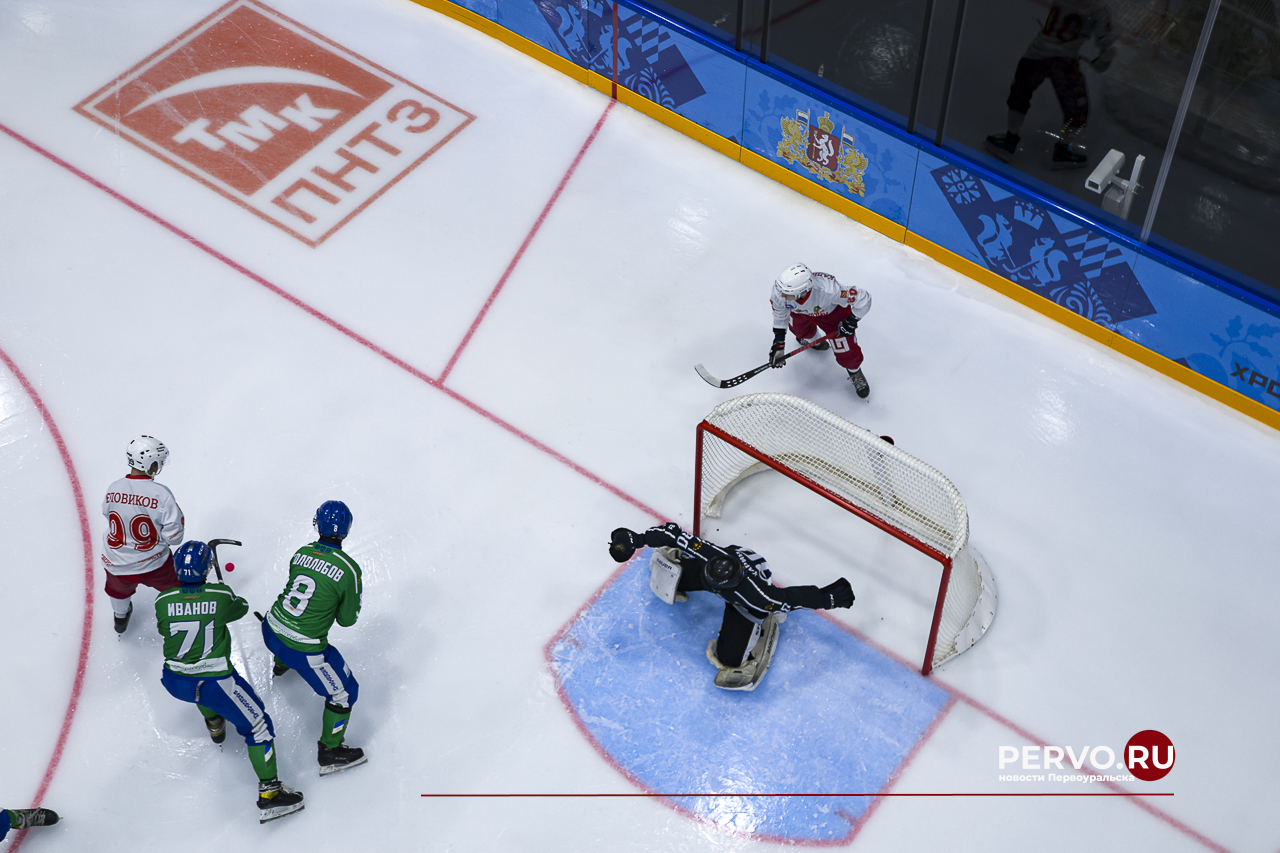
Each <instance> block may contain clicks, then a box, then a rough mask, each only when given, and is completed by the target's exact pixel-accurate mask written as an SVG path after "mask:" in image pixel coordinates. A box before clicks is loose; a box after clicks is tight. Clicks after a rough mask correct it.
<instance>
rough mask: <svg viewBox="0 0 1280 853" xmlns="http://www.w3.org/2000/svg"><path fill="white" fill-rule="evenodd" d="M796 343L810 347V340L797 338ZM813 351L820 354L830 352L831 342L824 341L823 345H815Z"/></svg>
mask: <svg viewBox="0 0 1280 853" xmlns="http://www.w3.org/2000/svg"><path fill="white" fill-rule="evenodd" d="M796 341H797V342H798V343H799V344H800V346H802V347H805V346H809V340H808V339H807V338H796ZM812 349H815V350H817V351H818V352H822V351H823V350H829V349H831V341H822V342H821V343H817V344H814V345H813V347H812Z"/></svg>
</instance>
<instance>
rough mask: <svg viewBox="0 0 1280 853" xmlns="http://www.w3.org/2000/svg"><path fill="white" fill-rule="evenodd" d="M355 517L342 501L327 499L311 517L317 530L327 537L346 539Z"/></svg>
mask: <svg viewBox="0 0 1280 853" xmlns="http://www.w3.org/2000/svg"><path fill="white" fill-rule="evenodd" d="M354 520H355V517H354V516H353V515H352V514H351V510H349V509H347V505H346V504H344V503H343V502H342V501H325V502H324V503H322V504H320V508H319V509H318V510H316V517H315V518H313V519H311V523H312V524H313V525H315V528H316V532H317V533H319V534H320V535H321V536H322V537H325V538H327V539H346V538H347V534H348V533H349V532H351V522H352V521H354Z"/></svg>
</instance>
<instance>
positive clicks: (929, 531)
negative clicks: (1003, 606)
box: [693, 393, 996, 675]
mask: <svg viewBox="0 0 1280 853" xmlns="http://www.w3.org/2000/svg"><path fill="white" fill-rule="evenodd" d="M768 469H773V470H775V471H778V472H780V473H782V474H784V475H786V476H787V477H790V478H791V479H792V480H794V481H795V482H797V483H799V484H800V485H802V486H805V487H807V488H809V489H811V490H813V491H815V492H817V493H818V494H820V495H822V496H823V497H825V498H827V499H828V500H830V501H833V502H834V503H836V504H838V505H839V506H841V507H843V508H844V509H846V510H848V511H849V512H851V513H853V514H854V515H856V516H858V517H859V518H862V519H865V520H866V521H868V522H870V523H871V524H873V525H875V526H876V527H878V528H880V529H881V530H883V531H885V532H886V533H888V534H890V535H891V536H894V537H896V538H898V539H900V540H901V541H903V542H905V543H906V544H908V545H910V546H911V547H913V548H915V549H916V550H917V551H920V552H922V553H924V554H926V555H928V556H929V557H931V558H933V559H934V560H937V561H938V562H939V563H941V564H942V578H941V582H940V583H939V585H938V597H937V603H936V604H935V606H934V612H933V623H932V625H931V626H930V628H929V640H928V646H927V648H926V650H925V658H924V665H923V666H922V667H921V670H920V671H921V672H922V673H924V674H925V675H928V674H929V673H930V672H931V671H932V670H933V668H934V667H936V666H938V665H940V664H942V663H943V662H945V661H947V660H949V659H950V658H952V657H954V656H956V655H958V654H960V653H961V652H963V651H965V650H966V649H968V648H969V647H970V646H972V645H973V644H974V643H976V642H977V641H978V639H979V638H980V637H981V636H982V635H983V633H984V632H985V631H986V630H987V628H988V626H990V624H991V620H992V619H993V618H995V610H996V588H995V582H994V580H993V578H992V577H991V571H990V569H989V568H988V567H987V566H986V563H985V561H983V560H982V559H981V557H980V556H978V555H977V554H976V552H974V551H973V549H971V548H970V547H969V514H968V511H967V510H966V509H965V505H964V500H962V499H961V497H960V493H959V492H958V491H956V487H955V486H953V485H952V484H951V482H950V481H949V480H948V479H947V478H946V477H944V476H942V474H941V473H939V472H938V471H937V470H935V469H934V468H931V467H930V466H928V465H926V464H925V463H923V462H921V461H920V460H919V459H916V458H915V457H913V456H911V455H910V454H908V453H905V452H904V451H902V450H899V449H898V448H897V447H895V446H893V445H892V444H890V443H888V442H886V441H884V440H883V439H881V438H880V437H879V436H877V435H875V434H874V433H871V432H869V431H867V430H865V429H863V428H862V427H859V426H855V425H854V424H851V423H849V422H848V421H846V420H844V419H842V418H840V417H837V416H836V415H833V414H832V413H831V412H828V411H827V410H826V409H823V408H821V407H820V406H816V405H814V404H813V403H811V402H809V401H808V400H803V399H801V398H799V397H793V396H791V395H789V394H772V393H770V394H748V395H747V396H745V397H735V398H734V399H732V400H727V401H725V402H723V403H721V404H720V405H718V406H716V407H715V409H713V410H712V412H711V414H709V415H707V417H706V418H705V419H704V420H703V421H702V423H700V424H698V438H697V461H696V466H695V474H694V481H695V482H694V516H693V518H694V522H693V524H694V534H695V535H700V532H701V531H700V528H701V526H702V519H703V517H704V516H709V517H711V518H719V517H720V513H721V509H722V506H723V503H724V499H725V496H726V495H727V494H728V493H729V491H730V490H731V489H732V488H733V487H734V486H735V485H737V484H738V483H739V482H741V481H742V480H743V479H745V478H746V477H749V476H751V475H752V474H755V473H757V472H760V471H764V470H768Z"/></svg>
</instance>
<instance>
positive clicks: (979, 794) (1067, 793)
mask: <svg viewBox="0 0 1280 853" xmlns="http://www.w3.org/2000/svg"><path fill="white" fill-rule="evenodd" d="M418 796H420V797H425V798H429V799H436V800H446V799H477V800H479V799H517V798H521V797H523V798H536V797H546V798H552V797H559V798H562V799H578V798H581V799H589V798H603V797H627V798H632V799H643V798H649V799H662V800H667V799H677V798H680V797H693V798H703V799H715V798H727V797H732V798H734V799H747V798H770V799H789V798H795V797H876V798H880V797H1172V796H1173V792H1172V791H1152V792H1149V793H1147V792H1125V793H1116V792H1114V791H1098V792H1096V793H1094V792H1088V791H1046V792H1043V793H1039V792H1028V793H1014V792H1010V793H1007V794H1004V793H983V792H961V793H950V794H898V793H893V792H882V791H873V792H870V793H863V794H849V793H837V794H653V793H643V792H637V793H632V794H419V795H418Z"/></svg>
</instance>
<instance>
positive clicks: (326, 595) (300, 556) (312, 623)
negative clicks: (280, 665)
mask: <svg viewBox="0 0 1280 853" xmlns="http://www.w3.org/2000/svg"><path fill="white" fill-rule="evenodd" d="M363 587H364V584H363V580H362V578H361V574H360V567H359V566H358V565H356V561H355V560H353V559H351V558H350V557H348V556H347V555H346V553H344V552H343V551H342V549H341V548H335V547H334V546H332V545H328V544H325V543H324V542H313V543H312V544H310V545H304V546H303V547H301V548H299V549H298V550H297V552H296V553H295V554H294V555H293V557H292V558H290V560H289V582H288V583H287V584H285V587H284V592H282V593H280V597H279V598H277V599H276V603H275V604H273V605H272V606H271V610H270V611H269V612H268V613H267V624H268V625H270V626H271V630H272V631H275V633H276V636H278V637H279V638H280V639H281V640H283V641H284V643H285V645H287V646H288V647H289V648H291V649H296V650H298V651H300V652H319V651H323V650H324V648H325V647H326V646H328V645H329V629H330V628H332V627H333V623H334V621H335V620H336V621H337V623H338V624H339V625H341V626H342V627H344V628H350V627H351V626H352V625H354V624H356V620H357V619H358V618H360V593H361V591H362V589H363Z"/></svg>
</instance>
